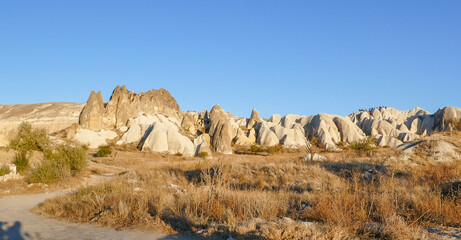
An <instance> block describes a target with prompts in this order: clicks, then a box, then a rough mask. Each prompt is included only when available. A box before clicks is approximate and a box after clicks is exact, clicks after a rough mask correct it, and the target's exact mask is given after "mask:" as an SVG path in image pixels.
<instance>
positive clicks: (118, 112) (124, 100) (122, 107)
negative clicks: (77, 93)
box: [80, 86, 182, 130]
mask: <svg viewBox="0 0 461 240" xmlns="http://www.w3.org/2000/svg"><path fill="white" fill-rule="evenodd" d="M157 113H161V114H163V115H166V116H168V117H172V118H175V119H178V118H179V117H180V116H181V115H182V113H181V110H180V109H179V106H178V104H177V103H176V100H175V99H174V98H173V97H172V96H171V94H170V93H169V92H168V91H166V90H165V89H163V88H162V89H160V90H154V89H153V90H150V91H148V92H145V93H140V94H136V93H135V92H132V91H128V90H127V89H126V87H125V86H123V87H119V86H117V87H116V88H115V89H114V91H113V92H112V96H111V98H110V100H109V102H107V105H106V106H105V107H104V102H103V101H102V97H101V94H100V92H98V94H95V93H94V91H93V92H92V93H91V94H90V97H89V98H88V102H87V104H86V106H85V108H84V110H83V111H82V114H81V117H80V125H81V126H82V127H83V128H88V129H92V130H100V129H112V128H120V127H122V126H125V125H127V122H128V120H129V119H130V118H134V117H137V116H139V115H140V114H151V115H153V114H157Z"/></svg>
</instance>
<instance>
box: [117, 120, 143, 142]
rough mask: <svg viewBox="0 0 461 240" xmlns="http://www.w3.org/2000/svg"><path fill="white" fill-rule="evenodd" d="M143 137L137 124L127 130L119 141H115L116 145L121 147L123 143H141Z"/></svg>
mask: <svg viewBox="0 0 461 240" xmlns="http://www.w3.org/2000/svg"><path fill="white" fill-rule="evenodd" d="M143 135H144V132H142V128H141V126H140V125H139V124H133V125H131V127H130V128H129V129H128V131H127V132H126V133H124V134H123V136H122V137H121V138H120V140H119V141H117V145H122V144H125V143H128V144H130V143H138V142H139V141H141V138H142V136H143Z"/></svg>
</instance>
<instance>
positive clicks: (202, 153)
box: [198, 152, 208, 158]
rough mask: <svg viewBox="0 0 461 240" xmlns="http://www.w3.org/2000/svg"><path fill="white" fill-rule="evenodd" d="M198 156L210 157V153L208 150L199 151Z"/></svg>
mask: <svg viewBox="0 0 461 240" xmlns="http://www.w3.org/2000/svg"><path fill="white" fill-rule="evenodd" d="M198 156H199V157H201V158H206V157H208V153H207V152H199V153H198Z"/></svg>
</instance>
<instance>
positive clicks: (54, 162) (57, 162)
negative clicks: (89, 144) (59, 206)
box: [29, 144, 87, 184]
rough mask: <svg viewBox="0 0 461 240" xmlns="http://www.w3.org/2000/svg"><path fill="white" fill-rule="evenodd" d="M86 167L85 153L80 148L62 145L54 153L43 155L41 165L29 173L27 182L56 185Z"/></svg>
mask: <svg viewBox="0 0 461 240" xmlns="http://www.w3.org/2000/svg"><path fill="white" fill-rule="evenodd" d="M86 166H87V162H86V152H85V150H84V149H83V148H82V147H72V146H70V145H68V144H63V145H60V146H58V147H57V148H56V149H55V150H54V152H51V151H49V152H47V153H45V159H44V160H43V161H42V163H41V164H40V165H39V166H37V167H36V168H35V169H33V170H32V171H31V173H30V175H29V181H30V182H32V183H38V182H40V183H46V184H51V183H56V182H58V181H60V180H63V179H65V178H66V177H69V176H71V175H75V174H77V173H78V172H81V171H83V170H85V168H86Z"/></svg>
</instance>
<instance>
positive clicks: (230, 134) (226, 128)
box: [208, 105, 238, 154]
mask: <svg viewBox="0 0 461 240" xmlns="http://www.w3.org/2000/svg"><path fill="white" fill-rule="evenodd" d="M209 121H210V128H209V131H208V133H209V134H210V136H211V140H212V142H211V145H212V147H213V149H214V151H216V152H219V153H223V154H232V146H231V143H232V139H233V138H234V136H235V135H236V134H237V133H236V132H237V131H236V129H234V128H233V127H232V126H231V123H230V120H229V119H228V115H227V113H226V112H225V111H224V110H223V109H222V108H221V107H220V106H219V105H215V106H214V107H213V108H212V109H211V111H210V116H209ZM237 127H238V126H237ZM234 132H235V133H234Z"/></svg>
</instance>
